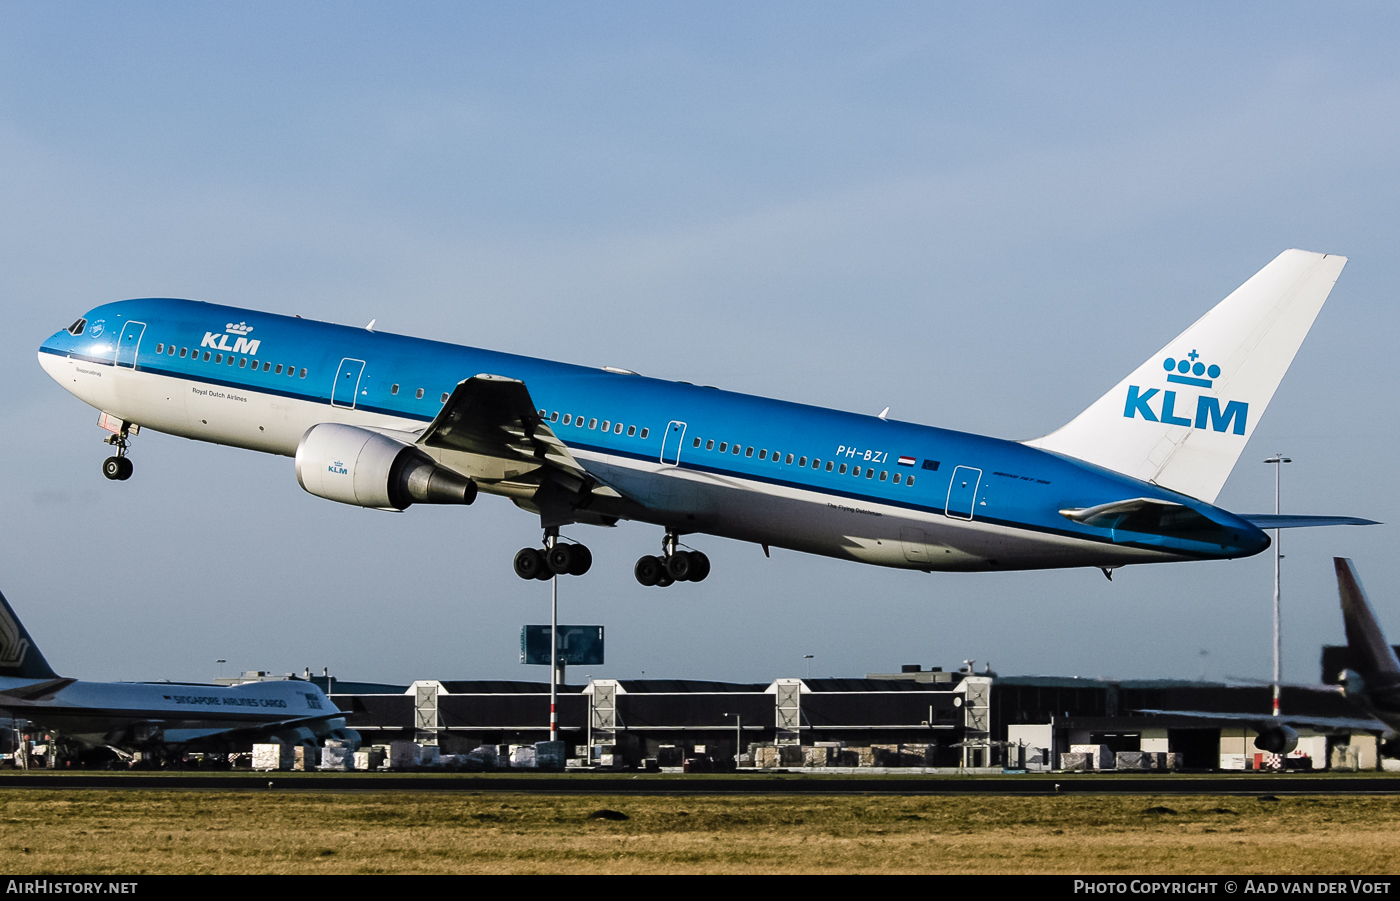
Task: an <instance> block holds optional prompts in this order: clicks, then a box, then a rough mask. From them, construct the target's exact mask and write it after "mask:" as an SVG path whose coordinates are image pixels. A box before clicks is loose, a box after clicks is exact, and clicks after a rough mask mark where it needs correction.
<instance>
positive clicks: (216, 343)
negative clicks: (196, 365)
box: [199, 322, 262, 357]
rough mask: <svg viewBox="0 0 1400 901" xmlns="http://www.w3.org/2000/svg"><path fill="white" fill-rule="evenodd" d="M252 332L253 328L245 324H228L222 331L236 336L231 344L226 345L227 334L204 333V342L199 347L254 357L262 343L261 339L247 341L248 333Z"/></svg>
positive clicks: (227, 340)
mask: <svg viewBox="0 0 1400 901" xmlns="http://www.w3.org/2000/svg"><path fill="white" fill-rule="evenodd" d="M252 330H253V327H252V326H251V325H249V324H248V323H246V322H230V323H229V324H228V325H226V326H224V331H225V332H231V333H232V334H234V335H237V336H238V337H236V338H234V339H233V343H232V344H229V343H228V342H229V337H230V336H229V335H228V334H221V333H219V332H205V333H204V340H203V341H201V342H200V343H199V346H200V347H208V348H210V349H212V350H222V351H227V352H228V353H231V354H247V355H248V356H250V357H256V356H257V355H258V345H259V344H261V343H262V339H261V338H256V339H254V340H252V341H249V340H248V333H249V332H251V331H252Z"/></svg>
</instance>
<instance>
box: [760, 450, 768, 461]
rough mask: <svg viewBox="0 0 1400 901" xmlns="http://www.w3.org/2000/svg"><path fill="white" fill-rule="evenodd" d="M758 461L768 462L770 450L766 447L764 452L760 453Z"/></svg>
mask: <svg viewBox="0 0 1400 901" xmlns="http://www.w3.org/2000/svg"><path fill="white" fill-rule="evenodd" d="M758 459H760V460H767V459H768V448H766V447H765V448H764V449H763V450H761V451H759V452H758Z"/></svg>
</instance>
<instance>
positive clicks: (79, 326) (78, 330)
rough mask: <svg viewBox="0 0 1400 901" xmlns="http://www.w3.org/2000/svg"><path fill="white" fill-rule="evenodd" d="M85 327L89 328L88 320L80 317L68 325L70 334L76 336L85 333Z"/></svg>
mask: <svg viewBox="0 0 1400 901" xmlns="http://www.w3.org/2000/svg"><path fill="white" fill-rule="evenodd" d="M85 328H87V320H86V319H79V320H78V321H77V322H75V323H73V324H72V325H70V326H68V334H70V335H72V336H74V337H75V338H76V337H77V336H78V335H81V334H82V333H83V329H85Z"/></svg>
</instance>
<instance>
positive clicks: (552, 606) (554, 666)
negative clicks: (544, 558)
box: [549, 574, 559, 741]
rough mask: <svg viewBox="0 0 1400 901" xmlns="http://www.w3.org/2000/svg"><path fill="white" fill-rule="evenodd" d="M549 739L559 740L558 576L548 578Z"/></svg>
mask: <svg viewBox="0 0 1400 901" xmlns="http://www.w3.org/2000/svg"><path fill="white" fill-rule="evenodd" d="M549 586H550V592H549V594H550V603H549V740H550V741H558V740H559V706H558V705H559V576H558V575H557V574H556V575H555V576H554V577H553V578H552V579H550V580H549Z"/></svg>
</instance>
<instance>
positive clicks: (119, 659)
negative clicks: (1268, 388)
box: [0, 0, 1400, 683]
mask: <svg viewBox="0 0 1400 901" xmlns="http://www.w3.org/2000/svg"><path fill="white" fill-rule="evenodd" d="M1397 39H1400V10H1397V9H1396V8H1395V7H1393V6H1392V5H1388V4H1382V3H1364V2H1363V3H1353V4H1347V5H1346V6H1345V7H1336V6H1334V5H1327V4H1289V3H1276V4H1267V5H1259V4H1214V3H1194V4H1193V3H1141V4H1126V5H1125V4H1111V3H1109V4H1092V3H1080V4H1071V5H1053V4H1040V3H1028V4H1014V3H1012V4H997V3H988V4H973V5H969V4H953V3H948V4H940V3H931V2H920V3H878V2H875V3H861V4H850V3H847V4H840V3H820V2H801V3H780V2H769V3H763V4H752V3H723V2H714V3H705V4H654V3H605V2H599V3H590V4H571V3H563V4H558V3H547V2H540V3H531V4H506V3H466V2H454V3H441V4H436V3H428V2H423V3H415V4H399V3H352V2H337V3H258V2H248V3H240V4H222V5H220V4H184V3H155V2H153V3H141V4H108V3H63V2H53V3H42V4H40V3H16V2H8V0H0V300H3V304H2V305H0V309H3V311H4V314H5V325H4V327H3V328H0V415H3V417H4V422H5V423H6V428H4V430H3V432H0V509H2V510H3V511H4V516H3V517H0V590H3V592H4V593H5V595H6V596H7V597H8V598H9V600H10V602H11V603H12V605H13V606H14V607H15V608H16V610H17V612H18V613H19V614H20V616H21V617H22V619H23V620H24V622H25V624H26V625H27V626H28V628H29V631H30V633H31V635H32V636H33V638H34V639H35V640H36V641H37V643H38V645H39V647H40V648H41V649H42V650H43V651H44V653H45V654H46V656H47V657H48V659H49V661H50V663H51V664H52V665H53V666H54V667H55V669H57V670H58V671H59V672H61V673H63V674H65V675H72V676H77V677H81V678H85V679H123V680H130V679H160V678H168V679H183V680H210V679H213V678H214V677H216V676H219V675H220V674H223V675H231V674H233V673H235V672H238V671H243V670H266V671H271V672H301V671H302V670H303V669H304V668H307V667H309V668H311V669H312V670H313V671H314V672H317V673H319V672H321V670H322V668H323V667H329V668H330V670H331V672H332V673H333V674H335V675H337V676H339V677H341V678H345V679H357V680H366V681H383V682H397V683H406V682H408V681H411V680H414V679H475V678H497V679H532V680H538V679H546V678H547V669H546V668H543V667H533V666H523V665H521V664H520V663H519V662H518V653H519V633H520V627H521V625H523V624H525V623H539V622H548V615H549V587H548V585H547V584H546V583H538V582H532V583H526V582H522V581H520V580H519V579H517V578H516V577H515V576H514V574H513V573H512V570H511V559H512V557H513V555H514V553H515V551H516V550H518V549H519V548H521V547H524V546H528V545H534V544H536V543H537V542H538V539H539V530H538V520H537V518H535V517H532V516H530V515H529V514H527V513H525V512H523V511H521V510H518V509H517V508H515V507H514V506H512V505H511V504H510V503H509V502H507V501H505V500H503V499H500V498H492V497H483V498H482V499H481V500H480V501H478V502H477V503H476V504H475V505H474V506H472V507H470V508H465V509H462V508H451V509H447V508H443V509H433V508H423V507H415V508H413V509H411V510H409V511H408V512H406V513H404V514H401V515H395V514H388V513H381V512H377V511H366V510H359V509H355V508H351V507H346V506H342V505H338V504H334V503H331V502H329V501H325V500H321V499H318V498H315V497H312V496H311V495H309V494H307V493H305V492H304V491H303V490H302V489H301V488H300V487H299V486H298V484H297V481H296V477H295V474H294V470H293V465H292V461H291V460H290V459H288V458H284V457H273V456H266V455H261V454H256V453H253V452H250V451H241V450H236V449H231V448H225V447H215V446H211V445H204V444H199V443H195V442H192V441H187V440H185V439H180V438H174V437H171V436H166V435H161V434H157V433H153V432H149V431H148V432H145V433H143V434H142V435H141V436H139V438H137V439H136V440H135V441H134V442H133V448H132V459H133V461H134V464H135V476H134V477H133V478H132V479H131V480H130V481H128V482H122V483H113V482H108V481H107V480H106V479H104V478H103V477H102V475H101V473H100V465H101V461H102V459H103V458H104V457H105V456H107V452H108V448H107V447H106V446H105V445H102V444H101V443H100V441H101V438H102V437H103V434H104V433H102V432H101V431H100V430H99V429H98V428H97V426H96V424H95V423H96V419H97V412H96V411H94V410H92V409H91V408H89V407H87V406H85V405H84V404H83V403H82V402H81V401H79V400H77V399H76V398H74V397H72V396H70V395H69V394H67V393H66V392H65V391H64V390H63V389H62V388H60V387H59V386H58V385H57V384H56V383H54V382H53V381H52V380H50V379H49V377H48V376H47V375H46V374H45V373H44V372H43V371H42V370H41V369H40V368H39V366H38V364H37V361H36V352H37V348H38V346H39V344H40V343H41V342H42V341H43V340H44V338H46V337H47V336H48V335H50V334H52V333H53V332H55V331H56V330H58V329H59V328H62V327H65V326H66V325H68V324H69V323H70V322H72V321H73V320H74V319H76V318H78V317H79V316H80V315H82V314H83V313H84V312H85V311H86V310H88V309H90V308H92V307H94V306H97V305H98V304H101V303H106V302H109V301H113V300H118V299H122V298H127V297H143V296H172V297H189V298H194V299H199V300H206V301H210V302H216V303H224V304H231V305H236V306H243V307H248V308H251V309H258V310H265V311H269V312H275V313H283V314H294V313H295V314H300V315H303V316H307V317H312V318H317V319H325V320H330V321H334V322H341V323H346V324H350V325H356V326H359V325H363V324H365V323H367V322H369V321H370V320H371V319H375V320H377V325H376V329H377V330H379V331H388V332H396V333H400V334H406V335H415V336H421V337H430V338H435V339H440V340H446V341H453V342H458V343H463V344H471V345H474V346H480V347H487V348H492V349H497V350H504V351H510V352H515V353H523V354H529V355H534V356H540V357H545V358H550V359H559V360H566V361H569V362H574V363H581V364H587V365H597V366H602V365H612V366H622V367H626V368H630V369H634V370H637V371H640V372H643V373H645V374H647V375H652V376H658V377H663V378H671V379H684V380H688V381H694V382H699V383H704V384H712V385H717V386H719V387H722V388H726V389H730V390H735V391H742V392H748V393H753V394H761V395H765V396H769V397H777V398H782V399H786V400H793V401H799V402H804V403H811V404H819V405H823V406H830V407H835V408H839V409H844V410H854V411H858V412H867V413H878V412H879V411H880V410H881V409H882V408H884V407H886V406H889V407H890V408H891V413H890V415H891V416H892V417H894V418H897V419H902V420H907V421H913V422H921V423H927V424H930V425H937V426H941V427H946V428H953V429H959V430H965V431H970V432H976V433H980V434H989V435H993V436H997V437H1001V438H1009V439H1020V438H1030V437H1035V436H1037V435H1041V434H1045V433H1047V432H1050V431H1052V430H1054V429H1055V428H1057V427H1058V426H1059V425H1061V424H1063V423H1064V422H1066V421H1068V420H1069V419H1071V418H1072V417H1073V416H1074V415H1075V414H1077V413H1078V412H1079V411H1080V410H1082V409H1083V408H1084V407H1087V406H1088V405H1089V404H1090V403H1092V402H1093V401H1094V400H1095V399H1096V398H1098V397H1099V396H1100V395H1101V394H1102V393H1103V392H1104V391H1106V390H1107V389H1108V388H1110V387H1112V386H1113V385H1114V384H1115V383H1116V382H1117V381H1118V380H1119V379H1120V378H1122V377H1123V376H1124V375H1125V374H1127V373H1128V372H1130V371H1131V370H1133V369H1134V368H1136V367H1137V365H1138V364H1139V363H1141V362H1142V361H1143V360H1145V359H1147V358H1148V356H1149V355H1151V354H1153V353H1155V352H1156V350H1157V349H1158V348H1159V347H1161V346H1162V345H1164V344H1165V343H1166V342H1167V341H1168V340H1170V339H1171V338H1172V337H1173V336H1174V335H1176V334H1177V333H1179V332H1180V331H1181V330H1182V329H1183V328H1185V327H1186V326H1187V325H1189V324H1190V323H1191V322H1193V321H1194V320H1195V319H1196V318H1198V317H1199V316H1200V315H1201V314H1202V313H1204V312H1205V311H1206V310H1208V309H1209V308H1210V307H1212V306H1213V305H1214V304H1215V303H1217V302H1218V301H1219V300H1221V299H1222V298H1224V297H1225V295H1227V294H1228V293H1229V292H1230V291H1232V290H1233V289H1234V288H1235V287H1237V286H1238V285H1239V284H1241V283H1242V282H1244V281H1245V280H1246V279H1247V278H1248V277H1249V276H1250V275H1252V274H1253V273H1254V272H1256V271H1257V270H1258V269H1260V268H1262V267H1263V266H1264V265H1265V264H1266V263H1268V261H1269V260H1271V259H1272V258H1273V257H1274V256H1276V255H1277V254H1278V253H1279V252H1281V251H1282V250H1284V249H1286V248H1291V247H1299V248H1303V249H1306V250H1314V251H1322V252H1328V253H1337V254H1342V255H1345V256H1347V257H1349V259H1350V262H1349V263H1348V264H1347V267H1346V269H1345V271H1344V272H1343V274H1342V276H1341V278H1340V280H1339V281H1338V282H1337V286H1336V288H1335V290H1334V291H1333V293H1332V295H1331V298H1330V299H1329V301H1328V303H1327V305H1326V306H1325V307H1324V308H1323V310H1322V313H1321V315H1320V316H1319V317H1318V320H1317V323H1316V325H1315V326H1314V327H1313V330H1312V332H1311V334H1310V335H1309V337H1308V339H1307V341H1306V342H1305V343H1304V344H1303V347H1302V349H1301V351H1300V352H1299V354H1298V356H1297V358H1296V359H1295V361H1294V364H1293V366H1292V368H1291V370H1290V371H1289V373H1288V375H1287V376H1286V377H1285V379H1284V381H1283V383H1282V386H1281V387H1280V389H1279V391H1278V393H1277V394H1276V395H1275V398H1274V400H1273V402H1272V404H1271V405H1270V407H1269V409H1268V412H1267V414H1266V415H1265V416H1264V417H1263V419H1262V420H1261V421H1260V423H1259V425H1258V428H1257V430H1256V431H1255V433H1254V435H1253V437H1252V438H1251V440H1250V442H1249V445H1248V447H1247V448H1246V449H1245V451H1244V453H1243V455H1242V456H1241V458H1240V462H1239V464H1238V465H1237V467H1236V469H1235V471H1234V473H1233V474H1232V475H1231V477H1230V480H1229V482H1228V483H1227V484H1226V487H1225V490H1224V492H1223V493H1222V494H1221V495H1220V497H1219V499H1218V502H1219V503H1220V504H1221V505H1222V506H1224V507H1226V508H1227V509H1230V510H1234V511H1237V512H1245V513H1249V512H1266V511H1270V510H1272V506H1273V470H1272V467H1270V466H1267V465H1265V464H1264V463H1263V462H1262V461H1263V459H1264V458H1265V457H1266V456H1268V455H1269V454H1272V453H1274V452H1283V453H1286V454H1288V455H1289V456H1290V457H1292V458H1293V460H1294V461H1295V462H1293V463H1292V464H1290V465H1288V466H1287V467H1285V469H1284V472H1283V474H1282V484H1283V488H1282V497H1283V509H1284V510H1285V511H1286V512H1297V513H1332V514H1350V515H1357V516H1365V517H1369V518H1371V519H1376V520H1380V521H1382V522H1383V523H1386V524H1384V525H1379V526H1371V527H1367V528H1338V529H1313V530H1294V531H1291V532H1287V533H1285V534H1284V538H1283V549H1284V553H1285V555H1286V558H1285V560H1284V561H1283V628H1284V632H1283V636H1284V637H1283V674H1284V678H1285V680H1287V681H1293V682H1312V681H1315V680H1316V679H1317V678H1318V675H1319V674H1318V658H1319V648H1320V646H1321V645H1322V644H1323V643H1340V642H1341V641H1342V640H1343V636H1342V626H1341V619H1340V614H1339V611H1338V607H1337V597H1336V587H1335V580H1334V577H1333V574H1332V565H1331V560H1330V558H1331V557H1333V556H1348V557H1352V558H1354V559H1355V561H1356V563H1357V566H1358V568H1359V571H1360V573H1361V576H1362V578H1363V580H1364V582H1365V584H1366V586H1367V588H1368V589H1369V590H1370V593H1371V595H1372V598H1373V600H1374V601H1375V603H1376V606H1377V608H1378V610H1379V614H1380V617H1381V620H1382V623H1383V624H1385V625H1387V626H1388V627H1389V628H1390V631H1391V637H1392V639H1393V640H1396V641H1400V562H1398V561H1397V559H1396V557H1395V555H1394V553H1393V549H1394V545H1395V528H1396V527H1395V525H1392V523H1395V522H1397V521H1400V504H1397V491H1396V486H1395V479H1394V475H1393V473H1391V469H1390V463H1389V461H1390V458H1389V457H1388V456H1387V455H1388V453H1389V451H1388V450H1387V448H1394V447H1397V446H1400V424H1397V421H1396V417H1395V415H1394V413H1393V412H1392V409H1391V407H1390V404H1393V403H1395V402H1396V398H1397V397H1400V392H1398V391H1397V389H1398V388H1400V377H1397V372H1396V367H1395V365H1394V363H1393V362H1392V357H1393V353H1392V347H1393V344H1394V341H1395V339H1396V337H1397V336H1400V322H1397V310H1396V304H1395V303H1394V297H1395V289H1396V285H1397V279H1398V278H1400V250H1398V249H1400V202H1398V201H1400V196H1398V195H1400V167H1397V165H1396V162H1397V156H1400V154H1398V153H1397V151H1398V150H1400V66H1397V64H1396V62H1395V54H1394V47H1395V45H1396V43H1397ZM464 375H466V374H464ZM566 535H569V536H571V537H573V538H576V539H579V540H583V541H585V542H586V543H587V544H588V545H589V546H590V547H591V548H592V550H593V553H594V566H593V570H592V572H590V573H589V574H588V575H587V576H586V577H584V578H581V579H568V580H565V581H563V582H562V584H561V586H560V589H561V590H560V605H561V620H562V621H563V622H569V623H589V624H595V623H596V624H601V625H604V626H605V627H606V629H607V663H606V664H605V665H602V666H598V667H592V668H590V669H589V671H588V672H586V673H578V672H573V671H571V673H570V678H571V680H580V679H582V678H583V677H584V676H587V675H591V676H595V677H610V678H638V677H640V676H643V675H645V676H647V677H668V678H696V679H723V680H736V681H767V680H771V679H774V678H779V677H785V676H802V675H805V674H806V673H807V672H808V671H809V668H810V672H811V674H812V675H814V676H816V675H823V676H824V675H838V676H853V675H854V676H859V675H863V674H864V673H868V672H888V671H891V670H897V669H898V667H899V666H900V665H902V664H911V663H918V664H922V665H923V666H925V667H927V666H943V667H945V668H949V667H956V666H959V665H961V663H962V661H964V660H967V659H973V660H976V661H977V668H978V669H979V670H980V669H981V668H982V667H983V666H984V665H986V664H987V663H990V664H991V666H992V667H993V669H995V670H996V671H997V672H999V673H1001V674H1003V675H1012V674H1053V675H1078V676H1082V677H1104V678H1120V679H1137V678H1187V679H1195V678H1201V677H1206V678H1210V679H1223V678H1238V679H1267V678H1268V676H1269V672H1270V668H1271V663H1270V660H1271V657H1270V654H1271V620H1270V616H1271V600H1272V573H1273V561H1272V555H1271V554H1266V555H1262V556H1259V557H1255V558H1251V559H1247V560H1237V561H1229V562H1215V563H1179V564H1162V565H1152V566H1138V567H1129V568H1126V569H1120V570H1118V571H1117V572H1116V573H1115V576H1114V579H1113V580H1112V582H1109V581H1107V580H1105V579H1104V577H1103V575H1102V574H1101V573H1100V572H1099V571H1098V570H1095V569H1077V570H1067V571H1050V572H1023V573H983V574H924V573H919V572H910V571H899V570H886V569H880V568H876V567H871V566H864V565H860V564H856V563H851V562H842V561H838V560H832V559H827V558H822V557H814V556H807V555H803V554H798V553H795V552H790V551H782V550H775V551H774V552H773V555H772V557H771V559H769V558H765V557H764V555H763V552H762V551H761V550H760V549H759V548H758V547H755V546H752V545H746V544H741V543H738V542H733V541H728V540H724V539H718V538H705V537H703V536H695V537H692V538H691V539H689V541H688V543H689V544H690V545H691V546H693V547H697V548H699V549H701V550H704V551H705V552H706V553H707V554H708V555H709V556H710V558H711V560H712V562H713V573H712V575H711V576H710V577H709V579H708V580H706V581H705V582H704V583H700V584H684V585H678V586H673V587H671V588H669V589H665V590H658V589H654V588H653V589H647V588H643V587H641V586H639V585H637V584H636V582H635V581H634V580H633V577H632V566H633V563H634V561H635V560H636V558H637V557H638V556H640V555H642V554H648V553H656V552H657V551H658V549H659V547H660V540H661V533H660V530H659V529H658V528H656V527H652V526H647V525H643V524H629V523H623V524H621V525H619V526H618V527H617V528H614V529H598V528H588V527H575V528H573V529H569V530H566ZM808 655H811V659H810V660H808V659H807V656H808ZM221 659H222V660H225V661H226V663H225V664H222V665H220V664H218V663H216V661H217V660H221Z"/></svg>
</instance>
